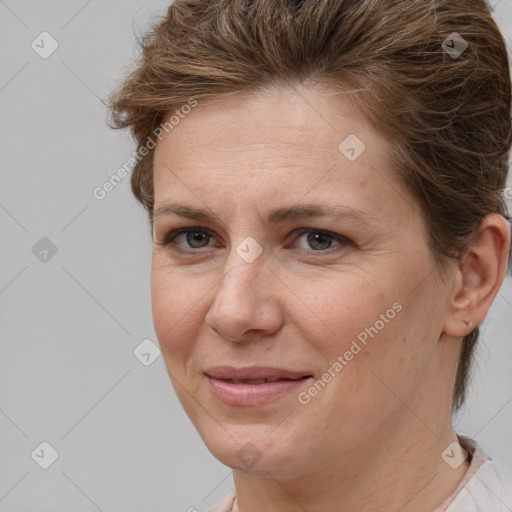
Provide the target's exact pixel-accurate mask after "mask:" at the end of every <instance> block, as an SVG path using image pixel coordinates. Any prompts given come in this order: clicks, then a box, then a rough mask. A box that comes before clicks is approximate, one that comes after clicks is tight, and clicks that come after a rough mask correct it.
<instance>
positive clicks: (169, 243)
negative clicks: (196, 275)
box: [157, 226, 353, 254]
mask: <svg viewBox="0 0 512 512" xmlns="http://www.w3.org/2000/svg"><path fill="white" fill-rule="evenodd" d="M187 233H202V234H205V235H207V236H208V237H213V235H212V233H211V232H210V231H209V230H208V229H205V228H200V227H194V226H191V227H187V228H180V229H176V230H174V231H171V232H170V233H169V234H168V235H167V236H166V237H165V240H164V241H163V242H157V243H158V244H159V245H162V246H166V247H169V249H170V250H172V251H175V252H178V253H183V254H191V253H196V254H197V253H199V252H200V251H201V249H208V248H209V247H210V246H206V247H204V248H199V249H194V248H188V249H185V248H183V247H181V246H179V245H177V244H176V243H174V240H175V238H176V237H178V236H179V235H182V234H187ZM306 233H319V234H322V235H327V236H329V237H331V238H332V239H333V241H337V242H339V245H336V246H334V247H328V248H327V249H317V250H315V249H303V248H300V249H299V250H302V251H308V252H312V253H331V252H333V251H335V250H336V247H338V248H339V247H343V246H347V245H353V242H352V241H351V240H350V239H348V238H347V237H345V236H342V235H338V234H337V233H333V232H332V231H326V230H323V229H313V228H299V229H298V234H297V236H296V238H295V239H294V241H296V240H297V239H298V238H300V237H301V236H302V235H304V234H306ZM208 242H210V239H208Z"/></svg>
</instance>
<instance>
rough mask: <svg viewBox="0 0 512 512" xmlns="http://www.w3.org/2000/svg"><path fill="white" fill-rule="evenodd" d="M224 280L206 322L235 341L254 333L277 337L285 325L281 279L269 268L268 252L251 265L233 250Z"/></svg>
mask: <svg viewBox="0 0 512 512" xmlns="http://www.w3.org/2000/svg"><path fill="white" fill-rule="evenodd" d="M224 268H225V269H226V270H225V272H224V277H223V278H222V279H221V280H220V281H219V283H218V284H217V287H216V290H215V292H216V293H215V296H214V299H213V302H212V304H211V306H210V309H209V310H208V313H207V314H206V318H205V323H206V325H207V326H208V327H210V328H211V329H212V330H214V331H215V332H216V333H217V334H218V335H219V336H221V337H222V338H224V339H227V340H229V341H233V342H243V341H247V340H248V338H249V337H251V338H252V336H251V334H255V333H258V335H259V336H264V335H269V334H273V333H275V332H276V331H278V330H279V328H280V327H281V325H282V312H281V308H280V302H279V280H278V279H277V278H276V276H275V275H274V274H273V273H272V272H271V271H270V270H269V269H268V268H267V266H266V264H265V258H264V253H263V254H261V255H260V256H259V257H258V258H257V259H256V260H255V261H253V262H251V263H247V262H246V261H244V260H243V259H242V258H241V257H240V256H239V255H238V254H237V253H236V252H235V249H234V248H233V254H231V255H230V257H229V258H228V259H227V260H226V266H225V267H224Z"/></svg>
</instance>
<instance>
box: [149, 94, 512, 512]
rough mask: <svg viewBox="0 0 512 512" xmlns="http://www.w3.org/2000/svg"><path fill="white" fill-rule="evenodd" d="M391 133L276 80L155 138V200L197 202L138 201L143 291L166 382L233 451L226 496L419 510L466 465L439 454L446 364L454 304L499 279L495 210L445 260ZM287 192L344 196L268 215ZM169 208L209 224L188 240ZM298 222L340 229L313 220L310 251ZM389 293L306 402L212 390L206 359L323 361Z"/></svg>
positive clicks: (195, 418)
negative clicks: (147, 218)
mask: <svg viewBox="0 0 512 512" xmlns="http://www.w3.org/2000/svg"><path fill="white" fill-rule="evenodd" d="M350 134H356V135H357V137H358V138H359V139H360V140H361V141H363V142H364V144H365V146H366V149H365V151H364V152H363V153H362V154H361V155H360V156H359V157H358V158H357V159H356V160H355V161H349V160H348V159H347V158H346V157H345V156H344V155H343V154H342V153H341V152H340V151H339V149H338V146H339V145H340V143H341V142H342V141H343V140H344V139H345V138H346V137H347V136H348V135H350ZM388 150H389V147H388V143H387V142H386V140H385V139H384V138H383V137H382V136H381V135H379V134H378V133H377V132H376V131H375V130H374V129H373V128H372V127H371V126H370V125H369V124H368V123H367V122H366V120H365V118H364V117H363V116H361V114H360V113H359V112H358V111H357V110H356V109H355V108H354V106H353V105H352V103H351V102H350V100H349V99H348V98H347V97H343V96H338V97H335V96H334V95H328V94H327V93H326V91H322V90H319V89H313V88H307V89H306V88H292V87H285V86H283V87H275V88H273V89H270V90H268V91H266V92H265V93H263V94H259V95H248V94H247V93H245V94H239V95H232V96H229V97H226V98H224V99H222V100H220V101H218V102H215V103H212V104H210V105H207V106H205V107H198V108H197V109H195V110H194V111H193V112H192V113H191V114H190V115H188V116H187V117H186V118H185V119H183V120H182V121H180V124H179V125H177V126H176V127H175V128H174V129H173V130H172V131H171V132H170V133H169V134H167V135H164V138H163V139H162V140H161V141H160V142H159V143H158V145H157V147H156V149H155V156H154V184H155V185H154V187H155V212H156V211H157V210H158V209H159V208H161V207H162V206H163V205H165V204H168V203H180V204H183V205H186V206H190V207H194V208H201V209H205V210H207V211H208V212H209V213H211V214H212V215H214V220H213V221H198V220H193V219H187V218H184V217H181V216H178V215H175V214H163V215H157V216H156V217H155V220H154V252H153V263H152V304H153V317H154V324H155V329H156V332H157V335H158V339H159V342H160V345H161V349H162V355H163V357H164V360H165V364H166V366H167V370H168V372H169V375H170V378H171V380H172V383H173V386H174V388H175V390H176V393H177V395H178V398H179V400H180V402H181V403H182V405H183V407H184V409H185V411H186V412H187V414H188V415H189V417H190V419H191V420H192V422H193V424H194V425H195V427H196V428H197V430H198V432H199V434H200V435H201V437H202V438H203V440H204V442H205V444H206V446H207V447H208V449H209V450H210V451H211V452H212V453H213V455H214V456H215V457H217V458H218V459H219V460H220V461H221V462H223V463H224V464H226V465H228V466H230V467H232V468H233V469H234V472H233V475H234V481H235V487H236V493H237V503H236V504H235V510H239V511H241V512H249V511H256V510H266V511H269V512H273V511H278V510H279V511H280V512H283V511H284V512H287V511H296V510H302V509H303V510H307V511H308V512H320V511H323V512H326V511H327V512H330V511H333V512H334V511H340V510H364V511H366V512H371V511H377V510H379V511H382V510H390V511H392V510H401V511H403V512H405V511H415V512H423V511H425V512H432V510H434V508H435V507H436V506H438V505H439V504H440V503H441V501H442V500H443V499H444V498H445V497H446V496H447V495H448V494H449V493H450V492H451V491H452V490H453V489H454V488H455V487H456V486H457V484H458V483H459V482H460V480H461V479H462V477H463V475H464V473H465V472H466V470H467V467H468V463H467V462H465V463H463V464H462V465H460V466H459V467H458V468H457V469H452V468H451V467H449V466H448V465H447V464H446V463H445V462H444V460H443V459H442V458H441V453H442V452H443V450H445V448H446V447H447V446H448V445H449V444H450V443H451V442H453V441H455V440H456V435H455V433H454V431H453V428H452V419H451V393H452V385H453V379H454V374H455V369H456V364H457V358H458V354H459V350H460V346H461V337H462V336H464V335H465V334H467V333H468V332H469V331H470V329H471V327H468V326H467V325H466V324H465V323H464V320H465V319H469V320H471V321H472V322H473V326H476V325H477V324H479V323H480V322H481V321H482V320H483V319H484V317H485V315H486V313H487V310H488V308H489V307H490V305H491V303H492V300H493V299H494V297H495V295H496V293H497V291H498V288H499V286H500V284H501V282H502V280H503V278H504V273H505V266H506V256H507V250H508V246H509V244H510V240H509V232H508V225H507V223H506V221H505V219H503V218H502V217H500V216H498V215H491V216H489V217H488V218H487V219H486V221H485V222H484V223H483V225H482V228H481V230H480V233H479V236H478V237H477V239H476V240H475V242H474V244H473V246H472V248H471V250H470V251H469V252H468V256H467V258H466V259H465V260H464V263H463V264H460V265H459V264H457V263H456V262H453V263H450V264H449V266H448V275H447V276H446V277H445V278H444V279H442V278H441V276H440V275H439V273H438V270H437V268H436V266H435V264H434V262H433V258H432V255H431V254H430V252H429V250H428V246H427V237H426V227H425V224H424V220H423V216H422V214H421V212H420V209H419V207H418V205H417V203H416V202H415V200H414V199H413V198H412V197H411V195H410V193H409V192H408V191H407V189H406V188H405V186H404V185H403V184H402V182H401V181H400V179H399V178H398V176H396V175H395V174H394V173H393V172H392V169H391V166H390V164H389V158H388ZM298 204H300V205H304V204H318V205H323V206H325V205H330V206H332V207H334V208H337V209H339V211H340V212H341V213H340V214H339V215H338V216H337V217H336V216H334V217H333V216H330V217H318V218H297V219H288V220H285V221H283V222H280V223H278V224H272V223H269V222H268V220H267V214H268V211H269V210H271V209H273V208H276V207H288V206H294V205H298ZM348 208H352V209H357V210H360V211H362V213H361V216H359V217H351V216H350V215H346V212H347V209H348ZM184 227H196V228H201V229H202V230H203V231H204V230H206V231H207V233H208V234H210V235H211V236H210V238H208V237H206V242H205V246H204V247H202V246H201V244H199V245H197V246H190V244H189V243H187V238H186V234H185V235H180V236H178V237H177V238H175V239H174V241H173V242H172V243H171V244H168V245H162V244H163V242H164V241H165V240H166V237H168V236H169V234H170V233H171V232H172V231H173V230H176V229H180V228H184ZM301 228H303V229H308V230H309V231H306V232H305V233H301V232H300V231H299V230H300V229H301ZM315 230H324V231H328V232H330V233H335V234H339V235H342V236H343V237H346V238H347V239H348V240H349V241H343V240H340V241H339V240H337V239H336V238H332V239H327V243H325V239H324V241H321V244H323V245H321V246H320V250H319V249H318V247H319V246H318V245H316V246H315V245H311V244H310V243H308V238H307V236H308V233H313V234H314V233H315ZM246 237H252V238H253V239H254V240H256V241H257V242H258V243H259V245H260V246H261V247H262V249H263V252H262V254H261V255H259V256H258V257H257V258H256V259H255V260H254V261H253V262H252V263H247V262H246V261H244V259H242V258H241V257H240V256H239V254H238V253H237V252H236V249H237V246H239V244H240V243H241V242H242V241H243V240H244V239H245V238H246ZM329 240H332V242H331V246H330V248H329ZM192 242H193V241H192ZM179 247H181V248H182V249H183V251H184V252H183V253H181V252H179V251H178V250H177V249H176V248H179ZM173 248H175V249H173ZM315 249H316V250H315ZM396 303H398V304H399V305H400V306H401V311H400V312H397V313H396V315H394V318H393V319H391V320H389V321H388V322H386V323H385V326H384V327H383V328H382V329H380V330H379V332H378V334H377V335H375V336H374V337H373V338H369V339H368V343H367V345H366V346H363V347H362V350H361V351H360V352H359V353H358V354H357V355H355V356H354V357H353V359H352V360H351V361H349V362H348V364H347V365H346V366H344V368H343V369H342V371H340V372H338V373H336V376H335V377H334V378H332V380H331V381H330V382H329V383H328V384H327V385H326V386H325V388H323V389H322V390H321V391H320V392H318V394H317V395H316V396H314V397H312V398H311V400H310V402H309V403H308V404H306V405H303V404H301V403H300V402H299V401H298V397H297V393H295V392H293V393H290V394H288V395H286V396H284V397H281V398H279V399H277V400H275V401H273V402H271V403H269V404H266V405H263V406H253V407H231V406H227V405H225V404H223V403H221V402H219V401H218V400H217V399H216V398H215V397H214V396H213V395H212V392H211V390H210V387H209V382H208V379H207V378H206V376H205V375H204V372H205V371H206V370H207V369H208V368H210V367H212V366H214V365H230V366H234V367H244V366H251V365H260V366H273V367H279V368H286V369H293V370H300V371H303V372H304V373H306V374H311V375H313V377H314V380H316V379H320V378H321V377H322V375H323V374H324V373H325V372H326V371H327V370H328V369H329V368H330V367H332V365H333V363H334V362H335V361H336V360H337V358H338V356H343V355H344V354H345V352H346V351H347V350H349V349H350V346H351V343H352V341H353V340H355V339H356V338H357V336H358V334H360V333H361V332H363V331H364V330H365V328H369V327H370V326H374V325H375V324H376V321H377V320H379V319H380V318H382V317H381V315H382V314H385V313H386V311H387V310H388V309H390V308H392V306H393V304H396ZM309 386H311V381H310V382H309V383H308V384H305V385H304V390H306V391H307V389H308V387H309ZM247 443H251V446H252V445H254V447H256V450H257V451H255V453H257V454H259V457H260V458H259V460H258V461H257V463H256V464H254V465H253V466H251V467H249V466H247V465H246V464H244V463H243V461H242V460H241V459H240V458H239V457H238V454H239V451H240V450H241V449H244V446H246V445H247ZM245 449H247V447H246V448H245ZM251 449H253V450H254V448H251Z"/></svg>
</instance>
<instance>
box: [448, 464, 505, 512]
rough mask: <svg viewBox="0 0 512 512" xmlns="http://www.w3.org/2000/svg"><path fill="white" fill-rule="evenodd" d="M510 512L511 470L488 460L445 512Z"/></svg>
mask: <svg viewBox="0 0 512 512" xmlns="http://www.w3.org/2000/svg"><path fill="white" fill-rule="evenodd" d="M491 510H492V511H493V512H510V511H511V510H512V469H511V468H510V467H509V466H507V465H505V464H502V463H501V462H499V461H497V460H494V459H488V460H487V461H486V462H484V463H483V464H482V465H481V466H480V467H479V468H478V470H477V471H476V472H475V473H474V475H473V476H472V477H471V478H470V479H469V480H468V482H467V483H466V484H465V485H464V486H463V487H462V488H461V489H460V490H459V492H458V493H457V496H456V497H455V499H454V500H453V501H452V503H451V504H450V506H449V507H448V508H447V509H446V512H472V511H475V512H477V511H491Z"/></svg>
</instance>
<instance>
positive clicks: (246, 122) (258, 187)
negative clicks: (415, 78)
mask: <svg viewBox="0 0 512 512" xmlns="http://www.w3.org/2000/svg"><path fill="white" fill-rule="evenodd" d="M389 168H390V156H389V146H388V143H387V141H386V140H385V139H384V138H383V137H382V136H381V135H379V134H378V133H377V132H376V131H375V130H374V129H373V128H372V126H371V125H370V123H369V122H368V121H367V120H366V119H365V117H364V116H363V115H362V114H361V113H360V112H359V111H358V110H357V108H356V107H355V105H354V103H353V102H352V100H351V98H350V96H347V95H345V96H343V95H340V94H338V95H335V94H334V93H332V92H328V91H326V90H325V89H320V88H316V89H305V88H298V87H296V88H291V87H279V88H277V87H276V88H273V89H270V90H267V91H265V92H262V93H259V94H247V93H242V94H236V95H230V96H227V97H224V98H222V99H221V100H218V101H215V102H213V103H211V104H209V105H206V106H201V105H199V106H198V107H195V109H193V110H192V111H191V112H190V113H189V114H188V115H186V116H183V118H182V119H180V121H179V123H178V124H177V125H175V126H174V128H173V129H172V130H170V131H169V133H164V134H163V137H162V140H161V141H160V142H158V144H157V147H156V149H155V155H154V185H155V203H156V204H158V203H159V202H162V201H164V200H168V199H170V198H173V199H174V198H175V197H176V196H179V195H180V194H181V195H182V194H183V193H185V194H186V195H187V198H190V199H192V198H193V195H194V193H195V194H197V195H198V196H199V197H202V198H203V199H204V198H205V197H209V198H210V200H211V201H214V202H215V199H214V198H212V194H214V192H215V191H218V192H219V194H217V195H218V196H219V197H218V204H223V203H224V206H225V203H226V200H227V199H229V197H228V196H226V193H227V191H228V193H229V194H230V196H231V195H233V196H236V197H237V198H238V199H239V200H243V199H245V200H247V201H250V200H251V198H252V199H254V200H257V201H259V202H260V203H261V202H265V201H274V202H275V201H276V199H282V200H285V201H287V202H296V201H298V200H299V199H300V197H301V196H304V195H305V194H314V197H315V199H319V200H322V199H325V200H327V199H329V198H331V199H332V196H333V194H336V196H337V197H338V198H339V199H340V200H342V202H344V203H345V204H346V206H350V203H351V202H355V201H361V200H363V199H364V198H366V200H375V197H374V196H376V195H378V194H379V189H380V195H381V196H384V197H383V199H387V200H389V201H391V200H393V198H392V196H394V195H395V196H396V195H397V194H398V195H400V194H401V195H404V194H405V195H407V192H406V191H405V190H404V187H403V186H402V184H401V183H399V181H398V179H397V177H395V176H391V172H390V170H389ZM386 183H388V186H387V187H386ZM389 183H391V184H392V186H391V187H389ZM386 195H387V197H385V196H386ZM394 200H395V201H396V197H395V198H394ZM384 202H385V201H383V204H384Z"/></svg>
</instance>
